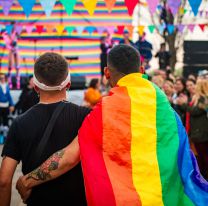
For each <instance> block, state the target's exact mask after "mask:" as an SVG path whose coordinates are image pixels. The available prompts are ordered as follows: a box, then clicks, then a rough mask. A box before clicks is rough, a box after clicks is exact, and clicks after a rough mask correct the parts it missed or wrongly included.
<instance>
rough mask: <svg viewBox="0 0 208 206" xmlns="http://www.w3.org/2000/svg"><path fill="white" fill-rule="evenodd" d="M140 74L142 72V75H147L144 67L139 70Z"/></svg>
mask: <svg viewBox="0 0 208 206" xmlns="http://www.w3.org/2000/svg"><path fill="white" fill-rule="evenodd" d="M139 72H140V73H142V74H144V73H145V69H144V67H143V66H140V68H139Z"/></svg>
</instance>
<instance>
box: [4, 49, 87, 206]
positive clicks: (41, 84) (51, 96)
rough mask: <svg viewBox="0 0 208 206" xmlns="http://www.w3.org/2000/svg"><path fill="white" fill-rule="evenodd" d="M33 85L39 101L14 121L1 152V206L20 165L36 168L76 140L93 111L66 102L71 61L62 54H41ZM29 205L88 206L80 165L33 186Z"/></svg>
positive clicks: (7, 201) (5, 200) (29, 169)
mask: <svg viewBox="0 0 208 206" xmlns="http://www.w3.org/2000/svg"><path fill="white" fill-rule="evenodd" d="M34 84H35V90H36V91H37V92H38V93H39V95H40V103H39V104H37V105H35V106H33V107H32V108H31V109H30V110H28V111H27V112H25V113H24V114H23V115H21V116H19V117H17V118H16V119H15V120H14V122H13V124H12V126H11V128H10V131H9V134H8V137H7V140H6V143H5V145H4V148H3V151H2V156H3V160H2V164H1V169H0V205H9V204H10V199H11V186H12V177H13V174H14V172H15V169H16V166H17V164H18V163H19V162H20V161H21V162H22V172H23V174H27V173H28V172H30V171H32V170H34V169H35V168H36V167H37V166H38V165H39V164H40V163H42V162H43V161H45V160H46V159H47V158H48V157H49V156H50V155H51V154H53V153H54V152H55V151H57V150H59V149H61V148H63V147H65V146H67V145H68V144H69V143H71V142H72V141H73V139H74V138H75V137H76V136H77V133H78V130H79V128H80V127H81V125H82V122H83V120H84V118H85V117H86V115H87V114H88V113H89V112H90V110H89V109H87V108H85V107H80V106H77V105H75V104H72V103H68V102H66V89H67V88H69V87H70V75H69V74H68V64H67V62H66V60H65V59H64V58H63V57H62V56H60V55H58V54H55V53H46V54H44V55H42V56H40V57H39V58H38V59H37V61H36V62H35V67H34ZM60 102H64V108H63V110H62V112H61V114H60V115H59V116H58V118H57V119H56V122H55V126H54V128H53V130H52V133H51V135H50V138H49V141H48V142H47V147H46V148H45V150H44V152H43V154H42V156H41V158H40V159H38V160H37V161H35V164H31V160H34V159H35V158H36V157H35V151H36V149H37V146H38V144H39V142H40V141H41V138H42V137H43V134H44V131H45V129H46V128H47V125H48V123H49V120H50V118H51V117H52V115H53V112H54V110H55V109H56V107H57V106H58V105H59V104H60ZM60 155H63V154H60ZM39 175H42V174H39ZM27 204H28V205H29V206H32V205H34V206H42V205H61V206H64V205H66V206H69V205H72V206H73V205H74V206H84V205H86V198H85V191H84V183H83V177H82V170H81V166H80V164H78V165H77V166H76V167H74V168H73V169H72V170H71V171H69V172H67V173H66V174H64V175H63V176H61V177H59V178H57V179H55V180H54V181H51V182H48V183H46V184H43V185H41V186H37V187H36V188H34V190H33V191H32V194H31V196H30V198H29V199H28V201H27Z"/></svg>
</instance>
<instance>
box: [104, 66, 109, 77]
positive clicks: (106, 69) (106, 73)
mask: <svg viewBox="0 0 208 206" xmlns="http://www.w3.org/2000/svg"><path fill="white" fill-rule="evenodd" d="M104 74H105V78H106V79H110V71H109V68H108V67H105V69H104Z"/></svg>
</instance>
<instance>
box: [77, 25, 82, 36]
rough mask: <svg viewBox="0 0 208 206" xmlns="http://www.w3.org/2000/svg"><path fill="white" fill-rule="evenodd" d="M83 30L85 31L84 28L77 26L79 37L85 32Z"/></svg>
mask: <svg viewBox="0 0 208 206" xmlns="http://www.w3.org/2000/svg"><path fill="white" fill-rule="evenodd" d="M83 30H84V27H83V26H77V27H76V31H77V33H78V35H81V34H82V32H83Z"/></svg>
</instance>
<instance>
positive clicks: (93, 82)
mask: <svg viewBox="0 0 208 206" xmlns="http://www.w3.org/2000/svg"><path fill="white" fill-rule="evenodd" d="M98 82H99V80H98V79H91V81H90V84H89V87H90V88H94V89H96V85H97V83H98Z"/></svg>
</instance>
